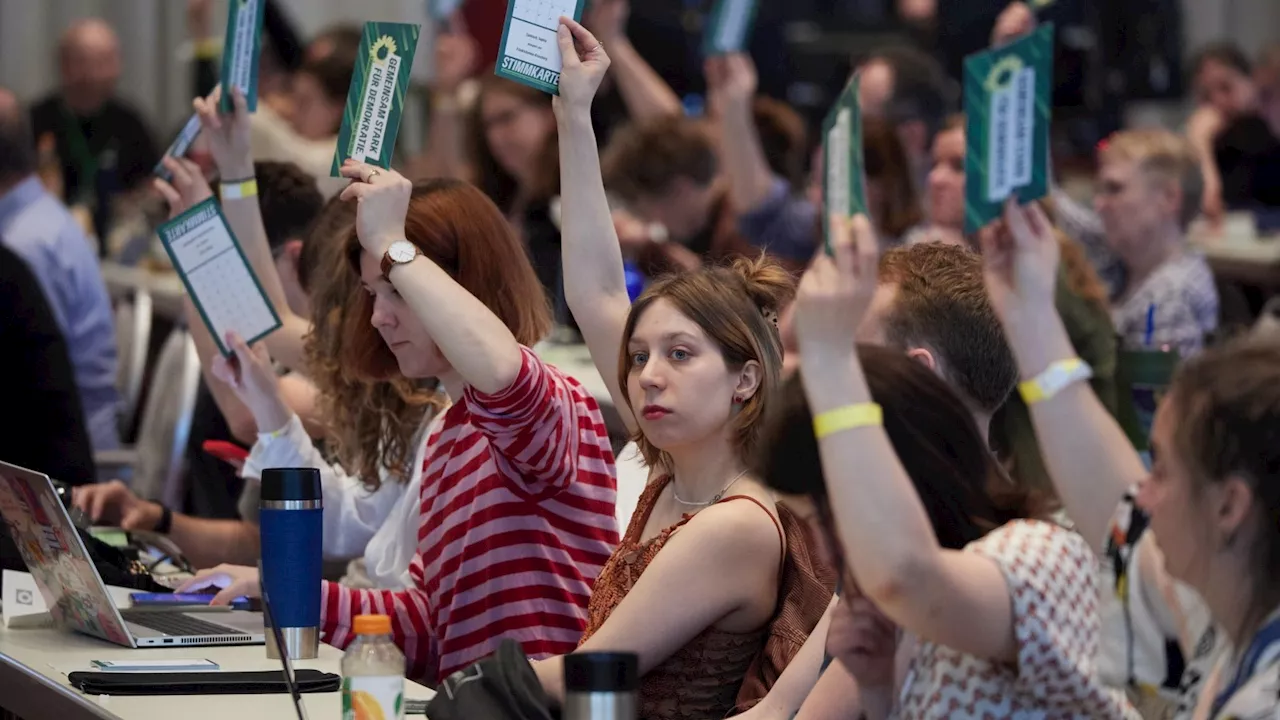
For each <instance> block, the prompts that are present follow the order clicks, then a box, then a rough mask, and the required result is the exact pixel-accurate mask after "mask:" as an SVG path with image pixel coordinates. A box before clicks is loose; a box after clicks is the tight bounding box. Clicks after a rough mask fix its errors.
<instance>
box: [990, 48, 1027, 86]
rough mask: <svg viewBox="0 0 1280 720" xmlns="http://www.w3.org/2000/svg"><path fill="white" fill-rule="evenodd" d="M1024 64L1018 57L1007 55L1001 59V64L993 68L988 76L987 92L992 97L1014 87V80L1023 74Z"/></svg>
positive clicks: (998, 63)
mask: <svg viewBox="0 0 1280 720" xmlns="http://www.w3.org/2000/svg"><path fill="white" fill-rule="evenodd" d="M1023 66H1024V63H1023V62H1022V58H1020V57H1018V56H1017V55H1007V56H1005V57H1003V58H1001V59H1000V61H999V62H997V63H996V64H995V66H994V67H992V68H991V72H990V73H988V74H987V82H986V88H987V92H989V93H991V94H992V95H994V94H996V93H998V92H1001V91H1002V90H1008V89H1009V88H1010V87H1012V86H1013V80H1014V78H1016V77H1017V76H1018V73H1020V72H1022V68H1023Z"/></svg>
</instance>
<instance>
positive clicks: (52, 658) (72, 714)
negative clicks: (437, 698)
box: [0, 628, 434, 720]
mask: <svg viewBox="0 0 1280 720" xmlns="http://www.w3.org/2000/svg"><path fill="white" fill-rule="evenodd" d="M132 657H146V658H148V659H153V658H154V659H161V658H208V659H210V660H212V661H214V662H216V663H218V665H219V666H220V667H221V669H222V670H229V671H237V670H239V671H253V670H279V669H280V667H281V666H280V661H278V660H268V659H267V654H266V649H265V648H264V647H263V646H262V645H249V646H243V647H221V648H217V647H210V648H173V649H160V648H157V649H146V650H130V649H128V648H122V647H119V646H117V645H112V644H111V643H108V642H106V641H103V640H98V639H96V638H91V637H87V636H84V635H78V634H72V633H65V632H61V631H58V630H50V629H42V630H7V629H4V628H0V707H2V708H3V709H5V710H8V711H10V712H13V713H15V714H17V715H18V716H19V717H21V718H23V719H24V720H42V719H43V718H55V719H56V720H80V719H81V718H88V719H93V720H98V719H102V718H105V719H107V720H113V719H117V718H118V719H120V720H132V719H133V718H137V719H138V720H143V719H146V720H153V719H154V718H175V717H176V718H180V720H258V718H262V719H263V720H267V719H270V720H281V719H282V718H292V717H294V711H293V702H292V701H291V700H290V698H289V696H288V695H286V694H279V695H200V696H180V695H158V696H151V697H104V696H93V695H85V694H83V693H81V692H80V691H78V690H76V689H74V688H72V687H71V686H70V684H69V683H68V682H67V678H66V676H65V675H63V674H62V673H61V672H59V670H58V669H55V668H60V669H63V670H66V669H77V666H79V667H85V666H88V665H89V663H90V661H92V660H121V659H127V658H132ZM341 660H342V651H341V650H338V649H336V648H333V647H330V646H328V645H324V644H321V645H320V657H319V658H318V659H316V660H302V661H299V662H297V663H295V664H294V665H295V667H297V668H299V669H313V670H320V671H322V672H331V673H338V672H339V664H340V662H341ZM433 695H434V693H433V692H432V691H431V690H429V689H428V688H425V687H423V686H421V685H418V684H416V683H413V682H406V683H405V697H406V698H408V699H412V700H429V699H431V697H432V696H433ZM302 701H303V704H304V705H305V707H306V710H307V715H308V717H310V718H311V720H325V719H326V718H328V719H329V720H338V719H339V718H341V717H342V695H341V693H338V692H332V693H318V694H307V695H303V696H302ZM418 717H421V716H418Z"/></svg>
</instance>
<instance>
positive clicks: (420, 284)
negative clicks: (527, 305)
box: [342, 160, 523, 394]
mask: <svg viewBox="0 0 1280 720" xmlns="http://www.w3.org/2000/svg"><path fill="white" fill-rule="evenodd" d="M342 175H343V177H347V178H351V179H352V180H356V181H357V182H353V183H351V185H350V186H348V187H347V189H346V190H343V191H342V199H343V200H344V201H348V202H352V201H354V202H356V203H357V205H356V208H357V209H356V235H357V236H358V237H359V238H360V244H361V246H362V247H363V248H364V252H365V253H366V254H367V255H368V256H370V257H373V258H376V259H377V261H378V262H381V260H382V258H383V257H384V256H385V255H386V254H387V251H388V250H389V249H390V248H391V246H392V245H393V244H395V243H397V242H400V241H404V240H405V217H406V216H407V215H408V212H409V199H410V197H411V196H412V194H413V183H411V182H409V180H408V179H406V178H405V177H404V176H403V175H401V174H400V173H398V172H396V171H394V170H382V169H380V168H376V167H374V166H372V165H368V164H365V163H358V162H355V161H353V160H348V161H347V163H346V164H345V165H343V166H342ZM388 282H389V283H390V290H391V291H392V292H394V293H398V294H399V296H400V297H401V298H402V299H403V301H404V302H405V303H406V304H407V305H408V306H409V308H410V309H411V310H412V311H413V314H414V315H415V316H416V317H417V319H418V321H419V322H421V323H422V325H423V327H424V328H426V331H427V334H428V335H429V336H430V337H431V339H432V341H433V342H435V344H436V347H438V348H439V349H440V353H441V354H442V355H444V357H445V359H446V360H448V361H449V364H450V365H451V366H452V367H453V369H454V371H456V372H457V373H458V375H459V376H461V379H462V381H463V382H464V383H465V384H466V386H467V387H470V388H473V389H474V390H476V391H477V392H480V393H484V394H493V393H497V392H500V391H502V390H506V389H507V388H509V387H510V386H511V384H512V383H513V382H515V380H516V378H517V376H518V375H519V373H520V367H521V365H522V364H523V356H522V354H521V350H520V344H519V343H518V342H516V338H515V336H514V335H512V334H511V329H510V328H508V327H507V326H506V323H504V322H503V321H502V319H501V318H499V317H498V316H497V315H494V314H493V311H492V310H490V309H489V308H488V307H487V306H485V304H484V303H482V302H480V301H479V300H478V299H476V297H475V296H474V295H472V294H471V293H470V292H468V291H467V289H466V288H464V287H463V286H462V285H460V284H458V281H457V280H454V279H453V278H452V277H450V275H449V273H447V272H445V271H444V270H443V269H442V268H441V267H440V266H439V265H437V264H435V262H434V261H432V260H431V258H429V257H427V256H426V255H421V254H419V255H418V256H417V257H416V258H414V259H413V260H412V261H411V262H407V263H398V264H395V265H393V266H392V267H391V271H390V273H389V274H388V276H387V278H386V279H385V280H379V281H378V283H377V284H378V285H379V286H380V287H378V288H373V286H372V285H371V286H370V287H371V288H372V289H374V290H375V291H376V292H379V293H381V292H383V291H384V290H385V288H383V287H381V286H382V285H385V284H386V283H388ZM444 308H448V311H447V312H444V311H442V309H444Z"/></svg>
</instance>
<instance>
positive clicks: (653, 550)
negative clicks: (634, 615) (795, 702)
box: [582, 476, 786, 720]
mask: <svg viewBox="0 0 1280 720" xmlns="http://www.w3.org/2000/svg"><path fill="white" fill-rule="evenodd" d="M670 481H671V478H670V476H666V477H663V478H661V479H659V480H656V481H654V482H651V483H649V485H648V486H647V487H646V488H645V490H644V492H643V493H642V494H641V495H640V500H639V502H638V503H637V504H636V512H635V514H633V515H632V516H631V524H630V525H629V526H628V527H627V533H626V535H624V536H623V538H622V542H620V543H619V544H618V549H617V550H615V551H614V553H613V555H612V556H611V557H610V558H609V562H607V563H606V564H605V566H604V569H603V570H601V571H600V577H598V578H597V579H596V584H595V587H594V588H593V589H592V591H591V601H590V604H588V606H587V630H586V632H585V633H584V634H583V636H582V642H586V641H587V639H588V638H590V637H591V636H592V635H594V634H595V632H596V631H597V630H599V629H600V626H602V625H604V622H605V620H607V619H608V618H609V615H611V614H612V613H613V611H614V608H616V607H618V604H619V603H621V602H622V598H624V597H626V594H627V593H628V592H630V591H631V588H632V586H634V585H635V583H636V581H637V580H639V579H640V575H641V574H642V573H644V571H645V568H647V567H649V563H650V562H652V561H653V558H654V557H655V556H656V555H657V554H658V552H659V551H660V550H662V548H663V546H664V545H666V544H667V540H668V539H669V538H670V537H671V535H672V534H673V533H675V531H677V530H679V529H680V528H681V527H683V526H684V524H685V523H687V522H689V520H691V519H692V518H693V515H685V516H684V517H683V518H682V519H681V520H680V522H678V523H676V524H675V525H672V526H671V527H669V528H666V529H665V530H663V531H662V532H660V533H658V535H657V536H655V537H654V538H653V539H651V540H649V541H648V542H646V543H641V542H640V534H641V533H643V532H644V526H645V525H646V524H647V523H648V522H649V515H650V514H651V513H652V512H653V507H654V505H655V504H656V503H657V501H658V496H659V495H660V494H662V490H663V489H664V488H666V486H667V483H668V482H670ZM733 500H750V501H751V502H753V503H755V504H756V505H759V506H760V508H761V509H762V510H764V511H765V512H766V513H767V514H768V515H769V519H771V520H773V524H774V526H775V527H778V540H779V542H781V543H782V544H783V556H784V557H785V555H786V541H785V539H784V536H783V533H782V528H781V527H780V526H778V521H777V520H776V519H774V517H773V513H770V512H769V511H768V508H766V507H765V506H764V505H762V504H761V503H760V501H759V500H756V499H755V498H752V497H748V496H746V495H731V496H729V497H727V498H724V499H722V500H720V502H721V503H726V502H731V501H733ZM717 504H719V503H717ZM768 632H769V625H768V624H767V623H766V624H765V625H762V626H761V627H760V629H759V630H756V631H753V632H749V633H730V632H725V631H723V630H717V629H716V628H714V627H709V628H707V629H706V630H703V631H702V632H701V633H699V634H698V635H697V636H696V637H694V638H693V639H692V640H690V641H689V642H688V643H687V644H685V646H684V647H682V648H680V649H679V650H677V651H676V652H675V653H673V654H672V655H671V657H668V658H667V659H666V660H664V661H662V663H661V664H660V665H658V666H657V667H655V668H653V669H652V670H650V671H649V672H648V673H647V674H646V675H645V676H644V677H643V678H642V679H641V680H640V695H639V698H638V700H639V706H640V707H639V711H640V713H639V716H640V717H642V718H645V720H695V719H696V720H707V718H722V717H725V716H726V715H728V714H729V713H730V712H731V711H732V710H733V709H734V704H735V700H736V698H737V696H738V688H739V687H740V686H741V685H742V681H743V678H744V677H745V676H746V674H747V670H748V668H750V667H751V664H752V661H753V660H755V659H756V656H758V655H759V654H760V651H761V650H762V649H763V648H764V643H765V639H766V637H767V635H768Z"/></svg>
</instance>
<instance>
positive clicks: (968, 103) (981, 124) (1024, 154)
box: [964, 24, 1053, 233]
mask: <svg viewBox="0 0 1280 720" xmlns="http://www.w3.org/2000/svg"><path fill="white" fill-rule="evenodd" d="M1052 93H1053V25H1052V24H1047V25H1043V26H1041V27H1040V28H1038V29H1036V30H1035V31H1034V32H1032V33H1031V34H1030V35H1028V36H1026V37H1024V38H1022V39H1020V40H1016V41H1014V42H1012V43H1010V44H1008V45H1004V46H1002V47H999V48H996V49H994V50H988V51H986V52H981V53H978V54H976V55H970V56H969V57H967V58H965V61H964V108H965V115H966V127H965V142H966V143H967V148H966V154H965V178H966V181H965V232H966V233H975V232H977V231H978V230H979V229H981V228H982V227H984V226H986V225H987V224H988V223H990V222H991V221H993V220H995V219H996V218H998V217H1000V215H1001V213H1002V212H1003V205H1004V201H1005V199H1007V198H1008V197H1009V196H1010V195H1012V194H1014V193H1017V196H1018V200H1019V201H1021V202H1023V203H1027V202H1031V201H1032V200H1038V199H1040V198H1042V197H1044V196H1045V195H1048V194H1049V123H1050V119H1051V103H1052V97H1053V95H1052Z"/></svg>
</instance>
